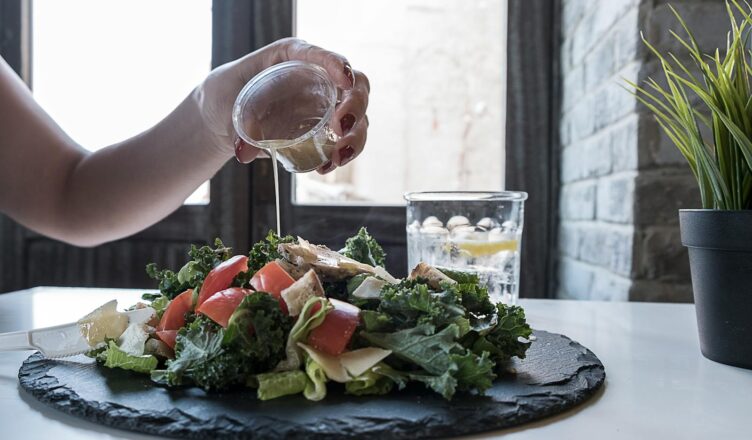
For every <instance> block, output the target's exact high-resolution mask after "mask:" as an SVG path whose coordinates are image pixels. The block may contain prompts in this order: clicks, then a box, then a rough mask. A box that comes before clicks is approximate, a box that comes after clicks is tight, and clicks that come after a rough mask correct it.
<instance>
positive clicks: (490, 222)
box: [478, 217, 499, 231]
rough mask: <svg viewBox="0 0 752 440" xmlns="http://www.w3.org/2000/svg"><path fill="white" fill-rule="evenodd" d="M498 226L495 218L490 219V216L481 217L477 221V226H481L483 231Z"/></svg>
mask: <svg viewBox="0 0 752 440" xmlns="http://www.w3.org/2000/svg"><path fill="white" fill-rule="evenodd" d="M498 226H499V222H497V221H496V220H494V219H492V218H491V217H483V218H482V219H480V221H479V222H478V227H479V228H482V229H483V230H485V231H488V230H491V229H493V228H496V227H498Z"/></svg>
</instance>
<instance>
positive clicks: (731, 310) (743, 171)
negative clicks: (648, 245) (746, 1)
mask: <svg viewBox="0 0 752 440" xmlns="http://www.w3.org/2000/svg"><path fill="white" fill-rule="evenodd" d="M726 8H727V10H728V15H729V21H730V26H731V29H730V31H729V35H728V39H727V41H728V42H727V47H726V48H725V51H724V52H721V51H720V50H716V51H715V52H714V53H709V54H703V53H702V52H701V51H700V48H699V47H698V45H697V41H696V39H695V38H694V36H693V34H692V31H691V30H690V29H689V28H688V26H687V24H686V23H685V22H684V20H682V18H681V16H680V15H679V14H678V13H677V12H676V10H674V9H673V8H672V11H673V12H674V15H675V16H676V17H677V19H678V21H679V23H680V24H681V26H682V28H683V29H684V32H685V33H686V37H680V36H679V35H678V34H676V33H674V32H673V31H672V32H671V33H672V35H673V36H674V37H675V38H676V39H677V40H678V41H679V42H680V43H681V45H682V46H683V47H684V49H686V51H687V53H688V55H689V59H690V60H691V61H690V62H683V61H682V60H680V59H679V58H678V57H676V56H674V55H673V54H670V53H669V54H661V53H660V52H659V51H658V50H657V49H656V48H655V47H653V46H652V45H650V43H649V42H648V41H646V40H644V38H643V41H644V42H645V44H646V45H647V47H648V48H649V49H650V51H651V52H652V53H653V54H655V55H656V56H657V57H658V59H659V60H660V62H661V66H662V70H663V74H664V75H665V78H663V79H662V80H663V82H662V83H659V82H657V81H655V80H653V79H648V80H647V81H646V82H645V84H644V85H642V86H640V85H637V84H633V83H630V85H631V86H632V87H633V88H634V90H633V93H634V94H635V96H636V97H637V98H638V99H639V101H640V102H642V103H643V104H644V105H645V106H646V107H647V108H648V109H649V110H650V111H651V112H652V113H653V114H654V116H655V118H656V119H657V121H658V123H659V124H660V126H661V127H662V129H663V130H664V132H665V133H666V134H667V135H668V137H669V138H670V139H671V141H672V142H673V143H674V144H675V145H676V147H677V148H678V149H679V150H680V151H681V153H682V154H683V155H684V157H685V158H686V160H687V162H688V163H689V167H690V168H691V170H692V173H694V175H695V177H696V178H697V183H698V184H699V187H700V195H701V198H702V208H703V209H682V210H680V211H679V222H680V228H681V237H682V243H683V244H684V245H685V246H686V247H687V248H688V250H689V262H690V270H691V274H692V288H693V291H694V299H695V307H696V313H697V324H698V330H699V336H700V348H701V350H702V353H703V355H704V356H705V357H707V358H708V359H712V360H714V361H717V362H722V363H724V364H729V365H735V366H739V367H744V368H752V86H751V85H750V83H751V82H752V68H751V67H750V58H749V57H750V52H749V51H748V49H749V47H748V46H749V39H750V37H751V35H750V30H752V16H750V12H752V10H747V9H744V8H742V7H741V6H740V5H739V3H737V2H736V1H735V0H732V1H731V2H730V3H727V4H726Z"/></svg>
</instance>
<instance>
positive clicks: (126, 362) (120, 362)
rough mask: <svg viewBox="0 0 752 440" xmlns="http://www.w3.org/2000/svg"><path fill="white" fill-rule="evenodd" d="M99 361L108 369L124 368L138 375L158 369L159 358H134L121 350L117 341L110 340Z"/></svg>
mask: <svg viewBox="0 0 752 440" xmlns="http://www.w3.org/2000/svg"><path fill="white" fill-rule="evenodd" d="M97 359H98V360H103V361H104V366H105V367H108V368H122V369H123V370H131V371H135V372H136V373H143V374H149V373H151V372H152V370H155V369H156V368H157V364H158V361H157V358H156V357H154V356H152V355H144V356H133V355H131V354H128V353H126V352H124V351H123V350H121V349H120V347H118V346H117V344H116V343H115V341H113V340H110V341H109V343H108V344H107V348H106V350H104V351H102V352H100V353H99V354H98V355H97Z"/></svg>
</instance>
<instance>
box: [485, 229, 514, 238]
mask: <svg viewBox="0 0 752 440" xmlns="http://www.w3.org/2000/svg"><path fill="white" fill-rule="evenodd" d="M515 233H516V231H514V230H507V229H504V228H493V229H491V230H490V231H489V232H488V241H509V240H514V239H516V238H517V237H516V236H515Z"/></svg>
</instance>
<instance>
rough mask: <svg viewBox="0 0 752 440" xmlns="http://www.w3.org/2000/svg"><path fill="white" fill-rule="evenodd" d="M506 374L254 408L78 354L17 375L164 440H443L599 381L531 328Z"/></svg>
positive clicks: (585, 354) (589, 360)
mask: <svg viewBox="0 0 752 440" xmlns="http://www.w3.org/2000/svg"><path fill="white" fill-rule="evenodd" d="M535 335H536V336H537V340H536V341H535V342H533V344H532V346H531V347H530V349H529V350H528V353H527V357H526V358H525V359H524V360H516V361H515V362H514V363H513V365H512V368H513V369H514V370H516V374H506V375H504V376H502V377H501V378H499V379H497V380H496V382H495V383H494V386H493V388H491V389H490V390H488V391H487V393H486V395H485V396H478V395H473V394H468V393H457V394H456V395H455V397H454V399H452V400H451V401H446V400H444V399H443V398H442V397H441V396H439V395H437V394H433V393H432V392H429V391H427V390H425V389H424V388H422V386H420V385H416V386H414V387H408V388H406V389H405V390H403V391H393V392H392V393H391V394H390V395H387V396H375V397H373V396H363V397H357V396H348V395H346V394H344V389H343V387H342V386H341V385H338V384H332V383H331V382H330V383H329V384H328V395H327V396H326V399H324V400H323V401H320V402H309V401H307V400H305V398H303V397H302V396H287V397H282V398H279V399H275V400H271V401H267V402H262V401H259V400H256V397H255V393H254V392H253V391H251V390H249V391H247V392H246V391H236V392H228V393H219V394H218V393H212V394H207V393H205V392H204V391H203V390H201V389H198V388H183V389H166V388H162V387H159V386H155V385H154V384H152V383H151V382H150V381H149V379H148V378H147V377H145V376H140V375H137V374H133V373H130V372H128V371H124V370H116V369H109V368H104V367H101V366H98V365H96V364H94V363H93V361H91V360H90V359H88V358H85V357H83V356H80V357H76V358H71V359H70V360H50V359H44V358H43V357H42V356H41V355H40V354H39V353H37V354H34V355H32V356H30V357H29V358H28V359H27V360H26V361H24V363H23V365H22V366H21V369H20V370H19V372H18V378H19V380H20V382H21V386H22V387H23V388H24V389H25V390H26V391H28V392H29V393H31V394H32V395H33V396H34V397H36V398H37V399H39V400H40V401H42V402H44V403H46V404H47V405H49V406H51V407H53V408H56V409H59V410H61V411H64V412H66V413H68V414H72V415H75V416H78V417H81V418H84V419H86V420H89V421H92V422H96V423H101V424H103V425H106V426H110V427H115V428H120V429H126V430H130V431H138V432H142V433H147V434H155V435H160V436H171V437H184V438H185V437H187V438H201V439H204V438H206V439H210V438H211V439H214V438H217V437H222V438H263V439H268V438H306V439H312V438H323V437H327V436H338V437H353V438H355V437H357V438H359V439H364V438H417V437H439V436H441V437H446V436H450V435H459V434H470V433H477V432H482V431H488V430H494V429H500V428H505V427H509V426H514V425H519V424H521V423H525V422H529V421H531V420H536V419H540V418H542V417H546V416H549V415H552V414H556V413H559V412H562V411H564V410H566V409H568V408H571V407H573V406H575V405H577V404H578V403H580V402H582V401H584V400H585V399H587V398H588V397H590V396H592V395H593V393H595V391H596V390H597V389H598V388H599V387H600V386H601V385H602V384H603V381H604V379H605V376H606V374H605V370H604V368H603V364H602V363H601V362H600V361H599V360H598V358H597V357H596V356H595V355H594V354H593V353H592V352H591V351H590V350H588V349H587V348H585V347H583V346H581V345H580V344H578V343H576V342H574V341H572V340H571V339H569V338H567V337H566V336H563V335H558V334H553V333H548V332H544V331H536V332H535Z"/></svg>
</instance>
